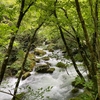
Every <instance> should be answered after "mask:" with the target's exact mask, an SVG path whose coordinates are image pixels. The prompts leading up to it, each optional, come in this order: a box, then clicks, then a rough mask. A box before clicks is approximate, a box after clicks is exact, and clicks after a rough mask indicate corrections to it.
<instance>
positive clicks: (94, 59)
mask: <svg viewBox="0 0 100 100" xmlns="http://www.w3.org/2000/svg"><path fill="white" fill-rule="evenodd" d="M75 3H76V10H77V13H78V16H79V19H80V22H81V25H82V29H83V33H84V37H85V39H86V44H87V46H88V48H89V51H90V54H91V55H90V57H91V71H92V73H91V75H92V77H93V78H94V76H95V75H96V70H97V66H96V58H95V55H94V52H93V48H92V46H91V44H90V42H89V36H88V32H87V29H86V25H85V21H84V19H83V16H82V14H81V10H80V5H79V2H78V0H75Z"/></svg>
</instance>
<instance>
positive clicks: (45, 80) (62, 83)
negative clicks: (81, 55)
mask: <svg viewBox="0 0 100 100" xmlns="http://www.w3.org/2000/svg"><path fill="white" fill-rule="evenodd" d="M44 56H52V57H50V60H49V61H47V62H49V63H50V64H51V66H50V67H54V68H55V71H54V72H53V73H52V74H49V73H46V74H39V73H36V72H35V71H34V69H33V71H32V72H31V76H30V77H28V78H27V79H25V80H23V81H22V80H21V82H20V85H19V92H20V91H24V92H25V91H27V89H26V86H29V87H30V88H31V89H33V90H34V92H35V93H37V94H39V92H41V91H42V90H45V89H46V88H48V87H52V88H51V89H50V91H49V92H45V91H44V92H43V94H42V93H41V95H43V96H44V97H43V99H40V97H39V96H36V95H33V96H31V95H32V94H31V95H29V91H28V95H27V96H26V97H25V98H24V99H23V100H68V99H69V98H70V97H73V96H75V95H74V94H72V93H71V90H72V89H73V87H72V86H71V82H72V81H73V80H74V78H75V77H76V76H77V73H76V71H75V69H74V67H73V66H72V64H71V61H70V60H66V59H64V58H63V55H62V53H61V51H60V50H55V51H54V53H51V52H48V51H46V55H44ZM38 58H39V57H38ZM59 61H62V62H64V63H67V64H69V65H70V67H68V68H67V70H65V69H61V68H58V67H56V66H55V65H56V64H57V62H59ZM40 63H45V61H44V60H42V59H41V61H40ZM77 64H79V65H80V63H79V62H77ZM80 71H81V72H82V74H84V75H85V74H86V73H85V72H84V69H83V68H82V67H80ZM67 72H68V73H67ZM16 80H17V79H16V78H8V79H7V80H4V81H3V82H2V85H1V86H0V90H3V91H6V92H8V93H10V92H11V93H13V89H14V86H15V83H16ZM30 88H29V90H30ZM40 88H41V90H38V89H40ZM42 88H43V89H42ZM30 91H31V90H30ZM36 91H37V92H36ZM31 92H32V91H31ZM47 97H49V98H47ZM11 98H12V96H11V95H9V94H6V93H2V92H0V100H11Z"/></svg>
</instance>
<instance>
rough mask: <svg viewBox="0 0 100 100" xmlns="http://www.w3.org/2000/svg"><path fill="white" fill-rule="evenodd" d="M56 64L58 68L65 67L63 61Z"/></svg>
mask: <svg viewBox="0 0 100 100" xmlns="http://www.w3.org/2000/svg"><path fill="white" fill-rule="evenodd" d="M56 66H57V67H59V68H66V65H65V64H64V63H63V62H58V63H57V64H56Z"/></svg>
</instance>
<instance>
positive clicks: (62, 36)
mask: <svg viewBox="0 0 100 100" xmlns="http://www.w3.org/2000/svg"><path fill="white" fill-rule="evenodd" d="M56 4H57V0H56V1H55V3H54V16H55V18H56V20H57V26H58V29H59V31H60V35H61V38H62V40H63V43H64V45H65V47H66V50H67V52H68V55H69V57H70V58H71V60H72V63H73V65H74V68H75V70H76V72H77V73H78V75H79V77H81V78H82V79H83V80H84V81H85V79H84V77H83V75H82V74H81V73H80V71H79V69H78V67H77V64H76V62H75V59H74V57H73V55H72V53H71V50H70V49H69V47H68V44H67V42H66V40H65V37H64V34H63V31H62V28H61V26H60V24H59V22H58V17H57V14H56Z"/></svg>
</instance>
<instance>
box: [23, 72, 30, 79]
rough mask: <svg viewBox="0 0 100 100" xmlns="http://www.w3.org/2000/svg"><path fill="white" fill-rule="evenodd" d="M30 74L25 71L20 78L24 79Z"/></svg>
mask: <svg viewBox="0 0 100 100" xmlns="http://www.w3.org/2000/svg"><path fill="white" fill-rule="evenodd" d="M30 75H31V74H30V72H26V73H25V74H23V75H22V80H25V79H26V78H27V77H29V76H30Z"/></svg>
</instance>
